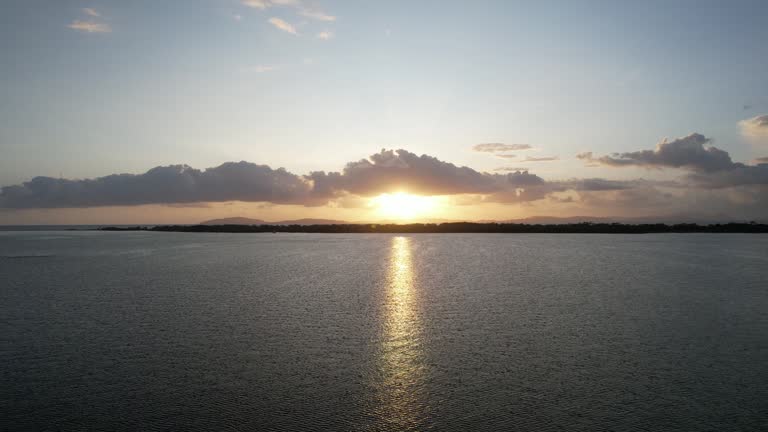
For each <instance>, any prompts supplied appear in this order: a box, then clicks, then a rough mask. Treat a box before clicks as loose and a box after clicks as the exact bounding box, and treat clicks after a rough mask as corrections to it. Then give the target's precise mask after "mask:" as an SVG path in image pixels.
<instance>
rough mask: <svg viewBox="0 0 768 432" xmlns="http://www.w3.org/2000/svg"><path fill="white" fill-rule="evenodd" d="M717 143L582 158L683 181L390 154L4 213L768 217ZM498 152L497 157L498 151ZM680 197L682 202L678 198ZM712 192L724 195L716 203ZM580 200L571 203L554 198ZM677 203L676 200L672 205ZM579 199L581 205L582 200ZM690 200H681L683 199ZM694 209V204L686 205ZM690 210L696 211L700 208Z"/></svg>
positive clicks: (212, 172) (191, 174)
mask: <svg viewBox="0 0 768 432" xmlns="http://www.w3.org/2000/svg"><path fill="white" fill-rule="evenodd" d="M709 142H710V141H709V139H707V138H706V137H704V136H703V135H700V134H692V135H689V136H687V137H683V138H678V139H675V140H673V141H664V142H662V143H661V144H659V145H658V146H657V147H656V149H654V150H642V151H637V152H628V153H620V154H613V155H610V156H602V157H595V156H594V155H593V154H592V153H583V154H580V155H578V156H577V157H578V158H580V159H582V160H585V161H587V162H588V163H590V164H593V165H608V166H615V167H623V166H644V167H651V168H666V167H673V168H680V169H683V170H684V171H685V173H686V174H685V175H684V176H683V177H682V179H681V180H680V181H675V182H669V181H668V182H660V181H653V180H643V179H638V180H625V181H617V180H607V179H601V178H584V179H567V180H559V181H547V180H544V179H543V178H541V177H539V176H537V175H535V174H533V173H530V172H528V171H525V170H516V171H513V172H508V173H504V174H501V173H485V172H479V171H476V170H474V169H472V168H469V167H465V166H456V165H454V164H451V163H448V162H444V161H441V160H439V159H437V158H435V157H432V156H428V155H421V156H419V155H416V154H414V153H411V152H408V151H406V150H394V151H393V150H382V151H381V152H379V153H376V154H374V155H372V156H370V157H369V158H367V159H361V160H359V161H356V162H350V163H348V164H347V165H346V166H345V167H344V169H343V170H342V171H341V172H324V171H318V172H311V173H309V174H307V175H297V174H293V173H291V172H288V171H286V170H285V169H283V168H279V169H272V168H270V167H269V166H266V165H257V164H253V163H249V162H229V163H225V164H222V165H220V166H217V167H214V168H208V169H206V170H199V169H195V168H191V167H189V166H186V165H171V166H164V167H157V168H153V169H151V170H149V171H147V172H146V173H144V174H138V175H134V174H115V175H110V176H106V177H99V178H95V179H85V180H68V179H57V178H51V177H35V178H33V179H32V180H31V181H29V182H25V183H23V184H19V185H13V186H5V187H3V188H2V189H1V192H0V207H2V208H6V209H26V208H64V207H97V206H123V205H139V204H184V203H195V202H223V201H249V202H269V203H275V204H299V205H305V206H319V205H325V204H327V203H328V202H330V201H333V200H335V199H339V198H343V197H344V196H348V195H359V196H372V195H377V194H379V193H386V192H393V191H397V190H407V191H408V192H410V193H415V194H429V195H461V194H468V195H473V196H476V197H477V199H476V200H470V202H497V203H526V202H531V201H537V200H542V199H547V198H548V199H550V200H552V202H554V203H570V202H574V201H580V202H582V203H584V204H585V205H591V206H599V205H610V204H611V203H613V204H614V205H615V204H620V205H622V206H624V208H636V209H654V211H659V210H660V209H661V210H664V206H665V205H673V204H676V205H678V206H679V205H681V203H682V205H683V206H685V205H688V204H686V202H689V203H690V205H691V206H693V205H694V204H695V205H696V206H698V207H699V208H701V207H708V206H712V205H729V206H732V207H734V206H737V207H738V206H740V207H741V208H743V209H747V210H749V213H750V214H755V213H756V214H758V215H759V214H765V213H766V211H767V210H768V164H766V163H758V164H757V165H745V164H742V163H738V162H733V161H732V160H731V158H730V156H729V154H728V153H727V152H725V151H723V150H720V149H717V148H715V147H710V146H707V145H708V144H709ZM489 148H490V147H489ZM670 189H671V190H675V191H677V195H674V194H670V192H669V190H670ZM713 190H725V191H726V192H725V193H718V194H717V195H712V194H711V193H709V192H711V191H713ZM557 192H571V194H570V195H571V196H568V197H563V196H556V195H553V194H555V193H557ZM673 195H674V196H673ZM574 196H575V197H576V199H574ZM681 196H682V199H681ZM686 200H688V201H686ZM689 210H691V211H695V209H694V208H693V207H691V208H690V209H689Z"/></svg>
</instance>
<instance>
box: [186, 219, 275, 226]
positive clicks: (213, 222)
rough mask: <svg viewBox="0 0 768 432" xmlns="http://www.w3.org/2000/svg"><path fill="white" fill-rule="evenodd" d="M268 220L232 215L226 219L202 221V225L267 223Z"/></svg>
mask: <svg viewBox="0 0 768 432" xmlns="http://www.w3.org/2000/svg"><path fill="white" fill-rule="evenodd" d="M266 223H267V221H264V220H261V219H251V218H247V217H231V218H224V219H211V220H207V221H205V222H200V225H265V224H266Z"/></svg>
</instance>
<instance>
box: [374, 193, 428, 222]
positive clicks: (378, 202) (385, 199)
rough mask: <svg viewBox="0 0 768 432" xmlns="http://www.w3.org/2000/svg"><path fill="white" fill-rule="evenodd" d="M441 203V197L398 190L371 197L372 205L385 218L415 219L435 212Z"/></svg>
mask: <svg viewBox="0 0 768 432" xmlns="http://www.w3.org/2000/svg"><path fill="white" fill-rule="evenodd" d="M439 204H440V197H437V196H421V195H411V194H408V193H403V192H398V193H393V194H381V195H379V196H377V197H375V198H373V199H371V207H373V208H374V209H375V210H376V212H377V213H378V214H379V215H380V216H381V217H384V218H395V219H402V220H409V219H414V218H417V217H420V216H425V215H427V214H429V213H432V212H434V211H435V210H436V209H437V207H438V206H439Z"/></svg>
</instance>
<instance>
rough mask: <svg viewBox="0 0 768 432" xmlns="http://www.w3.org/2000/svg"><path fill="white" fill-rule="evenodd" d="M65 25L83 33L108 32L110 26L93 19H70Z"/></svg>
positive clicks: (110, 29)
mask: <svg viewBox="0 0 768 432" xmlns="http://www.w3.org/2000/svg"><path fill="white" fill-rule="evenodd" d="M67 27H69V28H71V29H72V30H77V31H79V32H83V33H109V32H111V31H112V28H111V27H110V26H109V25H108V24H104V23H100V22H95V21H80V20H75V21H72V23H70V24H69V25H68V26H67Z"/></svg>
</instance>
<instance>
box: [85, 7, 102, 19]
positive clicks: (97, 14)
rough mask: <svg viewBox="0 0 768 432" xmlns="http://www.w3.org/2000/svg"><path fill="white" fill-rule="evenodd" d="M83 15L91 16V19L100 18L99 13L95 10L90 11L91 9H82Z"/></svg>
mask: <svg viewBox="0 0 768 432" xmlns="http://www.w3.org/2000/svg"><path fill="white" fill-rule="evenodd" d="M83 13H84V14H86V15H88V16H92V17H100V16H101V14H100V13H98V12H96V9H92V8H83Z"/></svg>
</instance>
